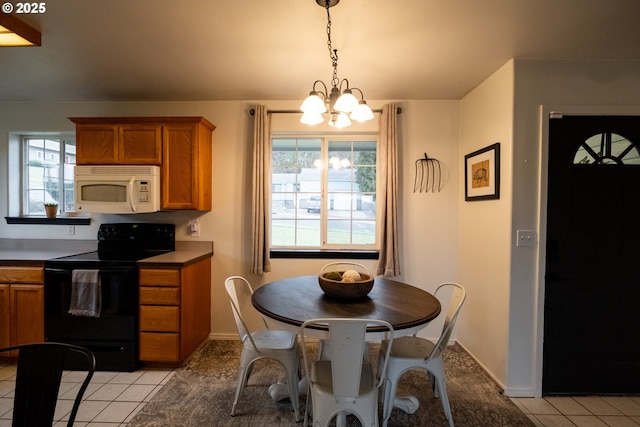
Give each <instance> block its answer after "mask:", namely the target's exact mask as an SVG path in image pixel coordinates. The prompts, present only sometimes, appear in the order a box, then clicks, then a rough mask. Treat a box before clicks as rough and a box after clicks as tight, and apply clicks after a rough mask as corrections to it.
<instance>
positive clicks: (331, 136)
mask: <svg viewBox="0 0 640 427" xmlns="http://www.w3.org/2000/svg"><path fill="white" fill-rule="evenodd" d="M276 139H299V140H302V139H319V140H321V156H322V159H325V160H328V150H329V148H328V147H329V142H330V141H350V142H355V143H357V141H363V142H374V143H375V145H376V165H375V168H376V169H375V170H376V193H375V199H376V204H375V226H374V229H375V242H374V243H372V244H354V243H342V244H328V243H327V234H328V230H327V229H328V223H329V221H330V219H331V218H329V215H328V209H327V207H328V203H327V202H326V201H327V200H328V199H327V197H328V194H329V191H328V165H327V164H326V163H328V162H322V163H323V165H322V169H321V173H320V190H319V193H320V196H321V203H322V206H325V207H324V208H323V209H321V212H320V217H319V220H320V240H321V242H320V245H319V246H303V245H293V246H290V245H275V244H273V242H270V249H272V250H287V251H296V250H333V251H340V250H350V251H353V250H366V251H369V250H374V251H377V250H379V247H380V236H381V231H380V230H381V225H380V224H381V214H380V212H381V209H380V206H379V203H378V202H377V201H379V200H380V197H379V195H380V182H379V178H378V175H377V172H378V171H379V170H380V168H379V161H380V155H379V151H380V147H379V142H378V135H377V133H370V132H364V133H357V134H348V135H347V134H344V135H341V134H335V133H330V132H327V133H319V134H315V133H314V134H309V133H305V132H300V133H296V132H286V133H273V134H272V135H271V140H272V141H273V140H276ZM272 166H273V165H272ZM271 176H272V177H273V170H272V171H271ZM277 185H278V184H277V183H275V184H274V183H273V182H272V185H271V191H272V192H271V193H270V200H272V201H273V200H274V199H273V193H274V190H275V187H276V186H277ZM297 185H298V186H299V185H300V183H297ZM298 192H300V193H302V192H303V191H301V190H300V188H298V189H297V190H296V194H297V193H298ZM311 193H314V194H316V193H318V192H316V191H312V192H310V194H311ZM271 206H272V208H273V203H272V204H271ZM296 207H297V208H298V210H304V209H305V208H304V207H303V206H297V203H296ZM273 218H274V212H273V211H272V212H271V215H270V217H269V225H268V226H269V229H270V230H271V233H270V236H271V239H272V240H273V226H272V221H271V220H272V219H273ZM333 219H334V220H335V218H333ZM349 221H350V222H351V223H352V224H353V222H354V219H353V218H352V217H350V218H349Z"/></svg>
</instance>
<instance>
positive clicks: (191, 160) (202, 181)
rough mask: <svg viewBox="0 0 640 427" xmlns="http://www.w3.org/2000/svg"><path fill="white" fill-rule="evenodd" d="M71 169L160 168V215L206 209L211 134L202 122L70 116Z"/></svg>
mask: <svg viewBox="0 0 640 427" xmlns="http://www.w3.org/2000/svg"><path fill="white" fill-rule="evenodd" d="M70 120H71V121H72V122H74V123H75V124H76V155H77V158H76V164H78V165H95V164H103V165H109V164H129V165H130V164H138V165H160V167H161V182H162V184H161V197H160V208H161V209H163V210H178V209H192V210H203V211H204V210H211V206H212V205H211V200H212V196H211V187H212V183H211V177H212V166H211V163H212V160H213V159H212V142H211V136H212V132H213V131H214V129H215V126H214V125H212V124H211V123H210V122H209V121H208V120H206V119H205V118H203V117H73V118H70Z"/></svg>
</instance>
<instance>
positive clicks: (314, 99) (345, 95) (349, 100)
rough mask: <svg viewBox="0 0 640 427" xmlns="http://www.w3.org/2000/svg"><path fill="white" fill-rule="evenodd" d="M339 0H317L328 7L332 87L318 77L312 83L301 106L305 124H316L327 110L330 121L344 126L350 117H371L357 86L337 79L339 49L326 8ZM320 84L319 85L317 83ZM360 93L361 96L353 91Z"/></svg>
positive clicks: (302, 121)
mask: <svg viewBox="0 0 640 427" xmlns="http://www.w3.org/2000/svg"><path fill="white" fill-rule="evenodd" d="M339 1H340V0H316V3H318V5H319V6H323V7H324V8H325V9H326V10H327V47H328V49H329V59H331V66H332V67H333V76H332V78H331V91H329V90H328V89H327V85H326V84H324V82H322V81H321V80H316V81H315V82H314V83H313V88H312V90H311V92H309V96H308V97H307V98H306V99H305V100H304V102H303V103H302V105H301V106H300V109H301V110H302V113H303V114H302V117H301V118H300V122H301V123H304V124H306V125H316V124H318V123H322V122H323V121H324V119H323V117H322V114H324V113H326V112H328V113H329V125H330V126H333V127H336V128H343V127H347V126H349V125H351V120H350V119H353V120H356V121H358V122H365V121H367V120H371V119H373V111H371V108H369V106H368V105H367V102H366V101H365V100H364V94H363V93H362V91H361V90H360V89H358V88H356V87H353V88H351V87H349V81H348V80H347V79H342V80H340V79H338V50H337V49H333V48H332V46H331V14H330V13H329V8H330V7H332V6H335V5H336V4H338V2H339ZM319 86H321V87H319ZM354 91H356V92H357V93H359V94H360V100H358V98H356V97H355V95H354V94H353V93H354Z"/></svg>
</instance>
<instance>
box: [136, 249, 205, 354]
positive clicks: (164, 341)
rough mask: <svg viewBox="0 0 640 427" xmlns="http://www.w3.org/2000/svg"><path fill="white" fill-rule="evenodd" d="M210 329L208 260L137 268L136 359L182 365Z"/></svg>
mask: <svg viewBox="0 0 640 427" xmlns="http://www.w3.org/2000/svg"><path fill="white" fill-rule="evenodd" d="M210 330H211V258H207V259H204V260H201V261H199V262H196V263H194V264H191V265H188V266H186V267H182V268H174V267H166V268H165V267H158V268H141V269H140V360H141V361H143V362H168V363H181V362H183V361H184V360H185V359H186V358H187V357H188V356H189V355H190V354H191V353H192V352H193V351H194V350H195V349H196V348H197V347H198V346H199V345H200V343H202V341H204V340H205V339H206V338H207V337H208V336H209V333H210Z"/></svg>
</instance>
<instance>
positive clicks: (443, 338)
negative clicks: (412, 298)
mask: <svg viewBox="0 0 640 427" xmlns="http://www.w3.org/2000/svg"><path fill="white" fill-rule="evenodd" d="M447 290H450V292H451V296H450V299H449V307H448V308H447V311H446V317H445V319H444V325H443V326H442V333H441V334H440V338H439V339H438V342H437V343H436V345H435V347H434V348H433V351H432V352H431V354H430V355H429V357H430V358H431V357H435V356H439V355H440V354H442V352H443V351H444V350H445V349H446V348H447V344H448V343H449V338H450V337H451V332H453V327H454V326H455V324H456V320H457V319H458V314H459V313H460V309H461V308H462V304H464V300H465V299H466V297H467V296H466V291H465V289H464V287H462V285H460V284H458V283H443V284H441V285H440V286H438V287H437V289H436V291H435V293H434V295H435V296H436V298H438V297H441V296H442V294H443V293H445V291H447ZM438 299H440V298H438Z"/></svg>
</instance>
